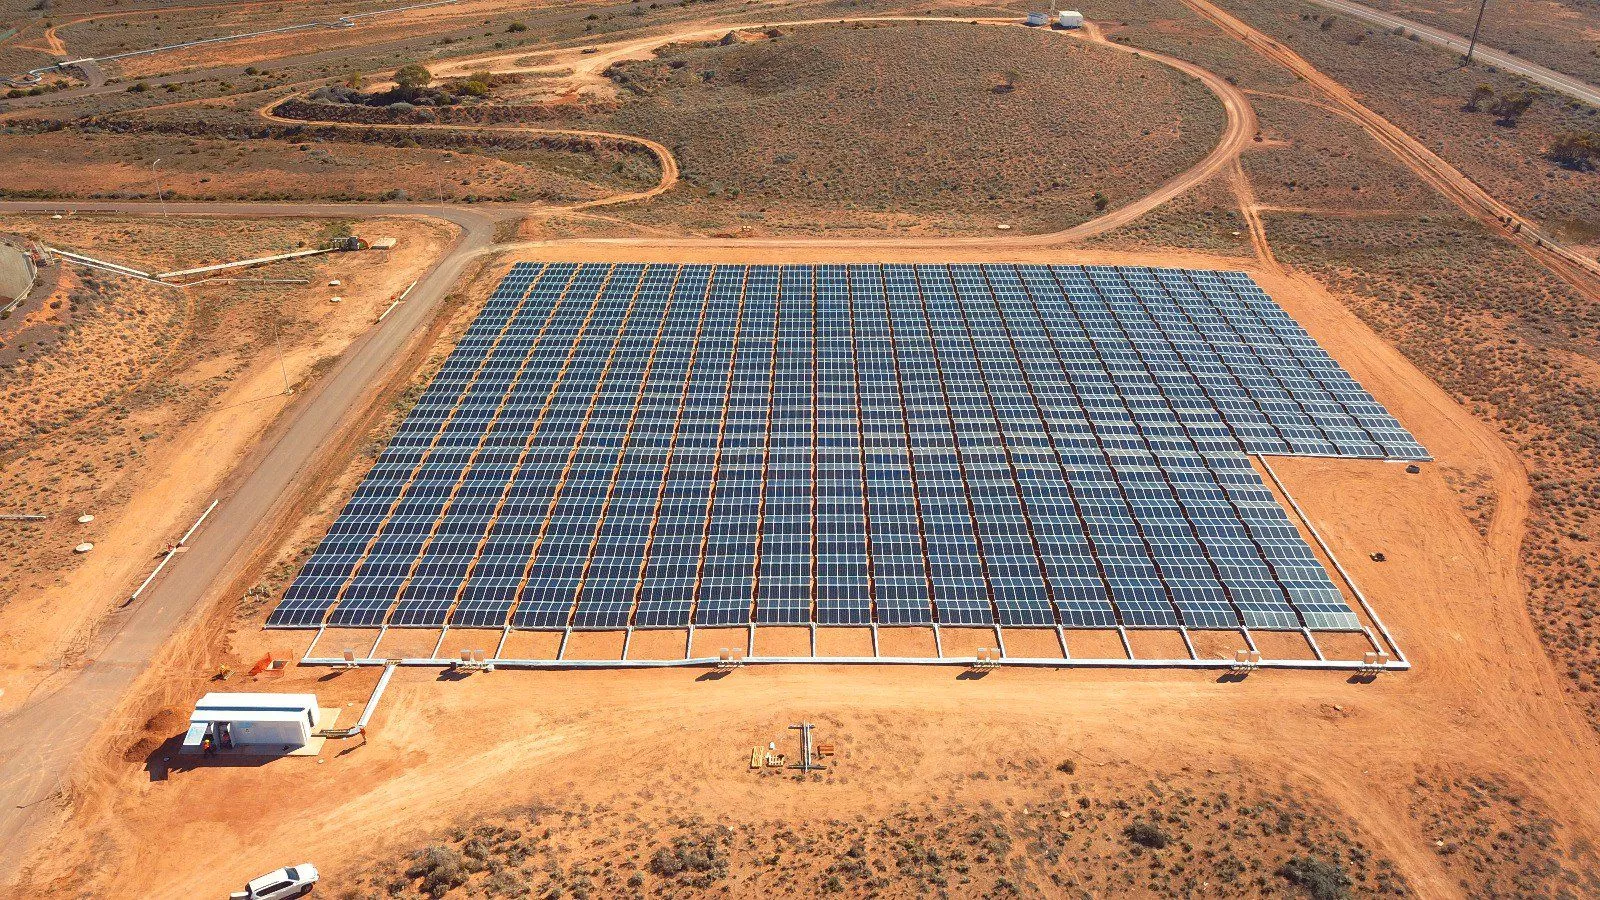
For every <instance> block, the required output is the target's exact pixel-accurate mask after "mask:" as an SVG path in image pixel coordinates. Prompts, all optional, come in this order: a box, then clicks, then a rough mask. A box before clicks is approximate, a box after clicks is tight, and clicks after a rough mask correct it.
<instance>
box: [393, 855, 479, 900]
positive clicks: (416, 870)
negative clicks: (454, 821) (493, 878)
mask: <svg viewBox="0 0 1600 900" xmlns="http://www.w3.org/2000/svg"><path fill="white" fill-rule="evenodd" d="M406 875H407V877H410V878H420V879H421V880H422V883H421V885H420V888H421V890H422V892H423V893H425V894H427V895H428V896H429V897H443V896H444V895H445V894H448V893H449V892H450V891H451V890H452V889H454V888H458V887H460V886H461V885H463V884H466V883H467V878H468V876H469V875H470V873H469V872H468V871H467V865H466V859H465V857H463V856H462V855H461V853H460V851H458V850H455V849H453V848H450V847H446V846H444V845H442V844H436V845H434V846H432V847H428V848H427V849H425V850H422V851H421V852H420V853H418V854H417V856H416V858H415V859H414V861H413V862H412V864H411V866H410V867H409V868H407V869H406Z"/></svg>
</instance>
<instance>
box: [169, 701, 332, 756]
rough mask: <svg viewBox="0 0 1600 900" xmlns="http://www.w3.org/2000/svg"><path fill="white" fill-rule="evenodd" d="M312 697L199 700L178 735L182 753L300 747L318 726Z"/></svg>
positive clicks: (318, 716) (283, 750) (281, 750)
mask: <svg viewBox="0 0 1600 900" xmlns="http://www.w3.org/2000/svg"><path fill="white" fill-rule="evenodd" d="M321 717H322V716H321V712H320V711H319V710H318V708H317V696H316V695H315V694H246V693H239V694H226V693H215V692H213V693H210V694H206V695H205V696H204V697H201V698H200V702H198V703H196V704H195V706H194V714H193V715H191V716H190V717H189V731H188V732H187V733H186V734H185V735H184V737H183V751H184V752H185V753H199V752H202V751H203V750H204V749H205V741H206V739H207V738H209V739H210V740H211V747H212V748H213V749H214V750H218V751H228V750H233V751H242V752H246V753H288V752H290V751H293V750H296V749H298V748H300V747H304V746H305V745H306V744H307V743H309V742H310V741H311V736H312V734H314V733H315V732H316V730H317V726H318V725H319V724H320V722H321Z"/></svg>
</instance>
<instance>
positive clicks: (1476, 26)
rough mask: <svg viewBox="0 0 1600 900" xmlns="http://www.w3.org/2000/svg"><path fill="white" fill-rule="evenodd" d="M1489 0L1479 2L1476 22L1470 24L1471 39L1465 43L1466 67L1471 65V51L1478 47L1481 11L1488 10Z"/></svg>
mask: <svg viewBox="0 0 1600 900" xmlns="http://www.w3.org/2000/svg"><path fill="white" fill-rule="evenodd" d="M1488 6H1489V0H1479V3H1478V21H1476V22H1474V23H1472V39H1471V40H1469V41H1467V60H1466V62H1467V65H1469V66H1470V65H1472V51H1473V50H1475V49H1477V47H1478V30H1479V29H1481V28H1482V27H1483V11H1484V10H1485V9H1486V8H1488Z"/></svg>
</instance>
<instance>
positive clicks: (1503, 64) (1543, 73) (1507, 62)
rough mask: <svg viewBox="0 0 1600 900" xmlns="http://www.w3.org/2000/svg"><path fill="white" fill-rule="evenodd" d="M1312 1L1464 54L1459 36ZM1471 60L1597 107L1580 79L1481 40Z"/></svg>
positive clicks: (1599, 98) (1340, 1)
mask: <svg viewBox="0 0 1600 900" xmlns="http://www.w3.org/2000/svg"><path fill="white" fill-rule="evenodd" d="M1311 2H1312V3H1315V4H1317V5H1318V6H1325V7H1327V8H1328V9H1332V10H1336V11H1338V12H1342V13H1344V14H1345V15H1347V16H1351V17H1353V18H1357V19H1361V20H1362V21H1365V22H1370V23H1372V24H1373V25H1377V26H1379V27H1380V28H1386V29H1390V30H1393V29H1395V28H1404V29H1405V30H1407V31H1409V32H1412V33H1413V34H1415V35H1416V36H1417V37H1419V38H1422V39H1423V40H1424V41H1427V42H1428V43H1430V44H1434V45H1435V46H1439V47H1443V48H1445V49H1447V50H1454V51H1456V52H1457V53H1460V54H1463V55H1464V54H1466V52H1467V39H1466V38H1464V37H1462V36H1461V35H1459V34H1451V33H1450V32H1448V31H1440V30H1439V29H1437V28H1434V27H1432V26H1429V25H1422V24H1419V23H1417V22H1413V21H1411V20H1410V19H1405V18H1401V17H1400V16H1397V15H1395V14H1394V13H1387V12H1383V11H1382V10H1377V9H1373V8H1372V7H1370V6H1363V5H1361V4H1360V3H1352V2H1350V0H1311ZM1480 38H1481V35H1480ZM1472 58H1473V59H1474V60H1477V61H1480V62H1483V63H1487V64H1489V65H1492V66H1495V67H1496V68H1499V69H1503V70H1505V71H1507V72H1514V73H1516V74H1518V75H1521V76H1522V77H1524V78H1526V79H1528V80H1529V81H1533V82H1536V83H1538V84H1542V85H1544V86H1545V87H1547V88H1550V89H1551V90H1553V91H1560V92H1561V93H1563V94H1566V95H1567V96H1569V97H1574V98H1576V99H1578V100H1582V101H1583V102H1585V103H1587V104H1589V105H1591V106H1597V107H1600V88H1597V87H1595V86H1594V85H1592V84H1589V83H1588V82H1586V81H1583V80H1581V79H1578V78H1573V77H1572V76H1571V75H1563V74H1561V73H1560V72H1556V71H1552V70H1550V69H1546V68H1545V67H1544V66H1541V65H1539V64H1537V63H1531V62H1528V61H1527V60H1525V59H1520V58H1518V57H1515V56H1512V55H1511V54H1509V53H1507V52H1506V51H1504V50H1496V49H1495V48H1493V47H1485V46H1484V45H1483V41H1482V40H1479V41H1478V47H1477V49H1475V50H1473V51H1472Z"/></svg>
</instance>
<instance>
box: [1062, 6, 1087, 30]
mask: <svg viewBox="0 0 1600 900" xmlns="http://www.w3.org/2000/svg"><path fill="white" fill-rule="evenodd" d="M1056 24H1057V25H1059V26H1061V27H1062V28H1082V27H1083V13H1081V12H1078V11H1077V10H1075V9H1063V10H1062V11H1061V14H1060V15H1058V16H1056Z"/></svg>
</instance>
